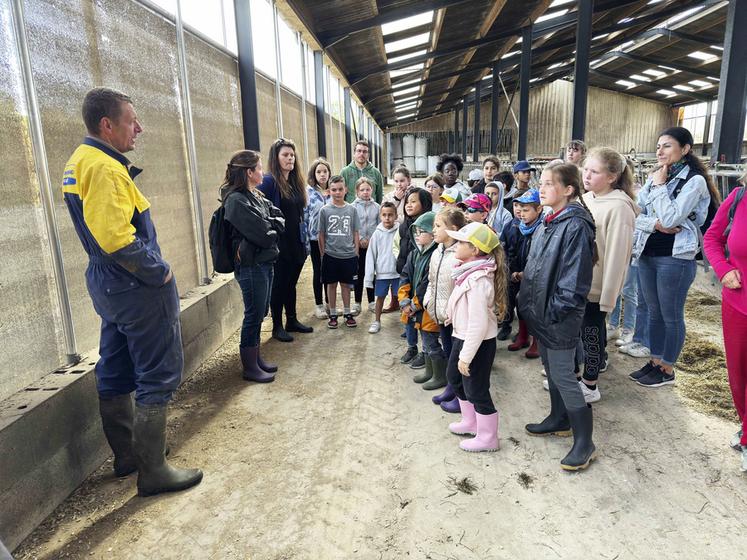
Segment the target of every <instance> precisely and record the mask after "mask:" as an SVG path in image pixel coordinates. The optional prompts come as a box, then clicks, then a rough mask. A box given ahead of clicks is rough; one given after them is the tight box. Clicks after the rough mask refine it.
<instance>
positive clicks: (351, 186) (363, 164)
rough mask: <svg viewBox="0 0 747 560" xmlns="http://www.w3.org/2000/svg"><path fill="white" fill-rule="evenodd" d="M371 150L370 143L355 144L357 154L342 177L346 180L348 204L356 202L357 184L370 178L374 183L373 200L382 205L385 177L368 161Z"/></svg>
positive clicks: (342, 173) (361, 141) (341, 173)
mask: <svg viewBox="0 0 747 560" xmlns="http://www.w3.org/2000/svg"><path fill="white" fill-rule="evenodd" d="M369 153H370V148H369V145H368V142H366V141H365V140H358V142H356V143H355V152H354V153H353V161H351V162H350V163H349V164H348V165H346V166H345V167H343V168H342V171H340V175H342V178H343V179H345V186H346V187H347V188H348V193H347V194H346V195H345V201H346V202H353V201H354V200H355V182H356V181H357V180H358V179H360V178H361V177H368V178H369V179H371V180H372V181H373V182H374V192H373V198H374V200H375V201H376V202H378V203H379V204H381V199H382V198H383V197H384V177H383V175H382V174H381V171H379V170H378V169H376V168H375V167H374V166H373V164H372V163H371V162H370V161H368V154H369Z"/></svg>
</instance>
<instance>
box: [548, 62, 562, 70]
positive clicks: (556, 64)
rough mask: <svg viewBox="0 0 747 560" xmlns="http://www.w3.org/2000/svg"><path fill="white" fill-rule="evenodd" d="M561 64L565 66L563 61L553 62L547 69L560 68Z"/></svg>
mask: <svg viewBox="0 0 747 560" xmlns="http://www.w3.org/2000/svg"><path fill="white" fill-rule="evenodd" d="M561 66H563V63H562V62H556V63H555V64H551V65H550V66H548V68H547V69H548V70H552V69H553V68H560V67H561Z"/></svg>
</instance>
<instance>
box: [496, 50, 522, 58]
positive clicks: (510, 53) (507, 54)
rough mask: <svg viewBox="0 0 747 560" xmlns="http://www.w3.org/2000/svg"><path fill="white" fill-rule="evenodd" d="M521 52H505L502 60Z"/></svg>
mask: <svg viewBox="0 0 747 560" xmlns="http://www.w3.org/2000/svg"><path fill="white" fill-rule="evenodd" d="M519 52H521V51H511V52H507V53H506V54H504V55H503V56H502V57H501V60H503V59H504V58H508V57H511V56H514V55H515V54H519Z"/></svg>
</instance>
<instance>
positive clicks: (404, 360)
mask: <svg viewBox="0 0 747 560" xmlns="http://www.w3.org/2000/svg"><path fill="white" fill-rule="evenodd" d="M417 355H418V349H417V348H416V347H415V346H410V347H409V348H408V349H407V352H405V353H404V354H403V356H402V357H401V358H400V359H399V363H400V364H409V363H410V362H411V361H413V360H414V359H415V356H417Z"/></svg>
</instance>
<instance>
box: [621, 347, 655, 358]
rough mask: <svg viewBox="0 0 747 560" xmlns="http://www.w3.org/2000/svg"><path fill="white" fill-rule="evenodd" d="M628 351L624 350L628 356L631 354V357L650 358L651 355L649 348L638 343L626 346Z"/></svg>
mask: <svg viewBox="0 0 747 560" xmlns="http://www.w3.org/2000/svg"><path fill="white" fill-rule="evenodd" d="M627 349H628V351H627V352H625V353H626V354H627V355H628V356H632V357H633V358H650V357H651V350H649V348H648V346H644V345H643V344H638V345H637V346H632V345H631V346H627Z"/></svg>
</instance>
